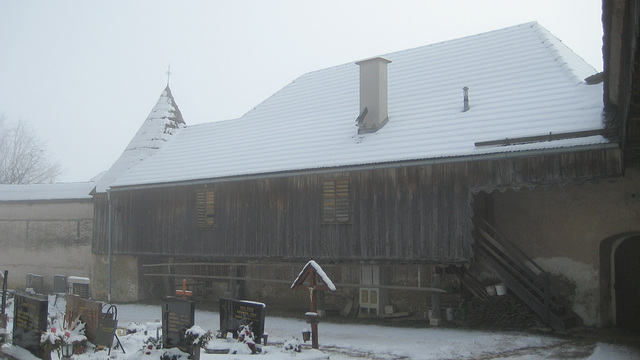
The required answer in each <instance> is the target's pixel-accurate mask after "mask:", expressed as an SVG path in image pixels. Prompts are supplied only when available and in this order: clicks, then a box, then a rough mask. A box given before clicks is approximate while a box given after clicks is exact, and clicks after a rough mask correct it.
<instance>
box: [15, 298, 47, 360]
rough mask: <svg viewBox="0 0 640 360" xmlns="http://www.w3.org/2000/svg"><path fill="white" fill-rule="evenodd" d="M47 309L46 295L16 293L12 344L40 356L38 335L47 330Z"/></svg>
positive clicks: (41, 350) (41, 353)
mask: <svg viewBox="0 0 640 360" xmlns="http://www.w3.org/2000/svg"><path fill="white" fill-rule="evenodd" d="M48 311H49V300H48V298H47V297H44V296H38V295H27V294H16V295H15V299H14V303H13V344H14V345H17V346H20V347H23V348H25V349H27V350H29V351H30V352H31V353H32V354H33V355H35V356H37V357H39V358H42V355H43V349H42V347H41V346H40V337H41V336H42V334H43V333H44V332H45V331H47V316H48Z"/></svg>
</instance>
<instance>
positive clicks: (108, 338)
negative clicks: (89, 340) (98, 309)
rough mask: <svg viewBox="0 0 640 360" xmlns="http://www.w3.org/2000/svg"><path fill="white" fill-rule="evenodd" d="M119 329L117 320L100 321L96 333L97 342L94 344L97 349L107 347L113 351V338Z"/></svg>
mask: <svg viewBox="0 0 640 360" xmlns="http://www.w3.org/2000/svg"><path fill="white" fill-rule="evenodd" d="M117 327H118V320H115V319H99V320H98V329H97V331H96V341H95V342H94V344H95V345H96V346H97V347H101V346H102V347H106V348H108V349H109V351H111V345H113V337H114V335H115V333H116V328H117Z"/></svg>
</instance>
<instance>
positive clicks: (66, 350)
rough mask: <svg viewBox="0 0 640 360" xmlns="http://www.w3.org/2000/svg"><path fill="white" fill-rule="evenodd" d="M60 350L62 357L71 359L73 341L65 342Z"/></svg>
mask: <svg viewBox="0 0 640 360" xmlns="http://www.w3.org/2000/svg"><path fill="white" fill-rule="evenodd" d="M60 350H62V357H63V358H64V359H71V356H73V343H70V342H65V343H64V344H63V345H62V348H61V349H60Z"/></svg>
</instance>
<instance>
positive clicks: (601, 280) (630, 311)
mask: <svg viewBox="0 0 640 360" xmlns="http://www.w3.org/2000/svg"><path fill="white" fill-rule="evenodd" d="M635 4H636V2H635V1H632V2H624V1H611V2H605V4H604V13H603V19H604V21H603V24H604V29H605V39H604V58H605V61H606V64H605V72H604V73H600V74H596V70H595V69H594V68H593V67H591V66H590V65H588V64H586V63H585V62H584V61H583V60H582V59H581V58H580V57H579V56H578V55H576V54H575V53H573V52H572V51H571V50H570V49H569V48H568V47H567V46H566V45H564V44H563V43H562V42H561V41H560V40H559V39H557V38H556V37H554V36H553V35H552V34H551V33H549V32H548V31H547V30H546V29H544V28H543V27H542V26H540V25H539V24H537V23H535V22H534V23H527V24H522V25H518V26H514V27H510V28H505V29H501V30H496V31H492V32H488V33H484V34H479V35H475V36H469V37H465V38H461V39H456V40H451V41H447V42H443V43H438V44H433V45H428V46H424V47H419V48H415V49H409V50H405V51H400V52H395V53H390V54H385V55H382V56H379V57H374V58H371V59H365V60H362V61H359V62H353V63H347V64H343V65H339V66H335V67H331V68H328V69H323V70H318V71H314V72H311V73H308V74H305V75H303V76H301V77H299V78H297V79H296V80H294V81H293V82H291V83H290V84H289V85H287V86H285V87H284V88H283V89H281V90H280V91H278V92H276V93H275V94H273V95H272V96H271V97H269V98H267V99H266V100H264V101H263V102H262V103H260V104H258V105H257V106H256V107H255V108H253V109H252V110H250V111H249V112H247V113H246V114H245V115H243V116H242V117H240V118H238V119H232V120H227V121H221V122H213V123H205V124H199V125H193V126H185V123H184V120H183V119H182V116H181V114H180V111H179V110H178V107H177V105H176V103H175V100H174V99H173V97H172V95H171V92H170V91H169V88H168V87H167V89H166V90H165V91H164V92H163V93H162V95H161V97H160V100H159V101H158V104H157V105H156V107H155V108H154V110H153V111H152V113H151V114H150V115H149V118H148V119H147V121H145V124H143V127H142V128H141V130H140V131H139V132H138V134H136V137H134V139H133V140H132V143H131V144H130V146H129V147H128V148H127V150H126V151H125V153H124V154H123V156H122V157H121V158H120V159H119V160H118V161H117V162H116V163H115V164H114V166H113V167H112V169H111V170H109V172H108V173H107V175H105V177H103V181H102V182H101V183H100V184H99V185H98V186H97V187H96V190H95V192H94V203H95V209H94V234H93V235H94V236H93V253H94V256H95V261H94V269H93V276H94V278H93V279H92V284H93V288H92V292H93V294H94V296H95V297H98V298H105V299H106V298H108V297H110V298H111V299H112V300H116V301H136V300H139V299H148V298H159V297H161V296H164V295H168V294H171V293H172V292H173V291H174V286H175V284H176V283H178V282H179V281H182V279H187V281H188V283H189V284H190V286H192V289H193V290H194V292H195V294H196V296H208V297H209V298H211V299H214V300H215V299H217V298H219V297H225V296H232V297H243V298H247V299H251V300H256V301H262V302H266V303H267V304H270V303H273V304H283V305H287V306H293V307H295V306H297V307H299V308H302V309H304V308H305V307H306V306H307V304H308V294H303V293H302V292H292V291H289V286H290V285H291V282H292V281H293V280H294V279H295V278H296V276H297V274H298V272H299V271H300V270H301V269H302V266H304V264H305V263H307V262H308V261H309V260H315V261H316V262H317V263H319V264H320V265H321V266H322V267H323V269H324V270H325V271H326V273H327V275H328V276H329V278H331V279H332V281H333V282H334V283H335V285H336V286H337V287H338V291H337V292H336V293H331V294H326V295H325V296H324V298H323V299H322V301H323V302H324V307H325V309H327V310H344V309H345V307H347V305H348V304H350V303H351V302H353V309H354V311H356V310H355V309H357V312H358V314H359V315H367V316H371V315H380V314H382V313H384V312H385V311H387V312H388V311H389V310H390V309H392V308H395V311H403V312H411V313H422V312H424V313H425V314H426V313H427V312H428V311H429V310H431V315H432V317H433V318H434V319H435V320H437V319H438V312H439V310H440V309H441V308H442V307H445V306H453V305H452V304H451V303H452V302H454V301H458V300H451V299H453V297H451V296H450V295H451V294H449V293H452V292H453V293H457V292H458V291H469V292H470V293H471V294H475V295H476V296H478V297H483V296H486V294H485V293H483V292H484V291H485V289H486V288H485V286H486V285H491V284H495V283H496V282H500V283H504V284H505V285H506V287H507V288H508V289H509V292H511V293H512V294H515V295H517V296H518V297H519V298H520V299H521V300H522V301H523V302H524V303H525V304H527V305H528V306H529V307H530V308H531V309H533V310H534V311H535V312H536V313H537V314H538V315H539V316H540V318H541V319H542V320H543V321H544V322H546V323H547V324H549V325H550V326H552V327H553V328H556V329H565V328H567V327H571V326H573V325H575V324H578V323H581V322H582V323H584V324H586V325H594V326H607V325H611V324H618V325H619V326H621V327H633V326H637V324H638V323H640V322H639V321H638V320H640V316H639V314H638V309H634V307H635V305H636V304H638V303H639V302H640V294H638V292H637V291H635V290H634V291H631V290H627V289H628V287H629V286H631V285H630V284H633V283H637V280H638V276H639V275H638V274H639V273H640V271H639V270H640V269H638V267H639V266H640V264H638V263H637V261H634V260H633V259H634V258H637V257H638V255H639V254H640V246H639V244H640V171H639V170H640V169H639V168H638V155H639V154H640V153H639V152H638V149H639V148H638V141H639V140H640V133H639V132H638V129H639V127H638V120H637V119H638V118H637V116H638V110H637V106H638V93H639V91H638V89H635V88H634V90H633V91H632V89H631V87H632V85H633V86H635V87H637V86H638V81H637V72H635V73H634V71H633V70H634V69H633V67H634V65H633V64H634V59H635V64H637V63H638V60H637V57H636V55H635V54H636V51H635V43H636V36H637V29H638V26H637V19H638V17H637V13H638V12H637V9H636V8H635V7H636V6H637V5H635ZM629 19H632V20H629ZM623 24H624V25H623ZM598 40H599V39H594V41H598ZM635 66H637V65H635ZM633 74H636V75H633ZM632 75H633V76H635V77H632ZM632 78H633V79H635V80H636V81H631V79H632ZM187 120H188V119H187ZM614 284H615V285H616V286H614ZM636 288H637V287H636ZM443 290H444V291H447V292H448V293H447V294H442V291H443ZM322 301H321V302H322ZM631 304H634V306H631ZM454 305H455V306H457V303H455V304H454ZM440 316H442V317H444V316H443V315H440ZM630 318H631V319H633V321H634V324H636V325H631V323H630V322H628V321H627V320H625V319H630Z"/></svg>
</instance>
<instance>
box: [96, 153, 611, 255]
mask: <svg viewBox="0 0 640 360" xmlns="http://www.w3.org/2000/svg"><path fill="white" fill-rule="evenodd" d="M621 171H622V170H621V162H620V152H619V151H618V150H601V151H593V152H576V153H567V154H556V155H548V156H544V157H522V158H513V159H502V160H491V161H476V162H458V163H446V164H435V165H425V166H412V167H398V168H390V169H380V170H366V171H352V172H337V173H332V174H326V175H300V176H289V177H281V178H271V179H257V180H244V181H229V182H218V183H213V182H212V183H211V184H208V185H207V188H212V189H214V191H215V225H214V226H213V227H198V226H197V220H196V192H197V190H198V189H202V188H204V186H202V185H201V186H194V185H182V186H174V187H162V188H151V189H143V190H127V191H114V192H112V193H111V199H112V216H113V223H112V249H113V253H114V254H145V255H167V256H190V257H205V258H218V259H228V260H231V259H248V258H256V259H258V258H271V259H292V260H293V259H310V258H314V259H316V260H325V261H326V260H330V261H341V260H345V261H353V260H376V261H421V262H461V261H468V260H470V258H471V257H472V253H471V243H472V224H471V220H472V216H473V214H472V209H471V205H470V196H471V195H470V194H471V192H470V189H472V188H477V187H505V186H528V185H531V184H553V183H563V182H567V181H585V180H590V179H595V178H600V177H610V176H617V175H620V174H621ZM331 178H348V179H349V183H350V185H349V201H350V205H351V208H350V209H351V214H350V221H349V223H347V224H339V223H330V224H329V223H323V181H324V180H325V179H331ZM107 209H108V203H107V198H106V195H105V194H97V195H96V196H95V211H94V240H93V241H94V242H93V249H94V252H97V253H106V252H107V249H108V241H107V240H108V239H107V233H108V231H107V218H108V217H107Z"/></svg>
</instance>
